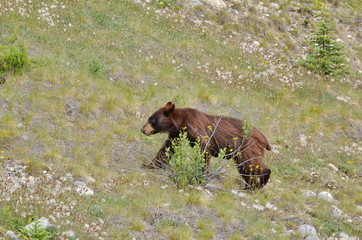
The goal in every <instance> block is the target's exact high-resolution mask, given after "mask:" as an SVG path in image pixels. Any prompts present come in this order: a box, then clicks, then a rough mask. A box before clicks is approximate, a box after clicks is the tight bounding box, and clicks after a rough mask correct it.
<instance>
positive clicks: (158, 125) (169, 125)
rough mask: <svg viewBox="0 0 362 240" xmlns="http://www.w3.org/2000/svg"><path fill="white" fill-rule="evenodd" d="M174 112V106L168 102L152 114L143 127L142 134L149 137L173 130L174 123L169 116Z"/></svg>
mask: <svg viewBox="0 0 362 240" xmlns="http://www.w3.org/2000/svg"><path fill="white" fill-rule="evenodd" d="M174 110H175V104H174V103H172V102H168V103H166V105H165V106H164V107H162V108H160V109H158V110H157V111H156V112H154V113H153V114H152V115H151V116H150V117H149V118H148V120H147V122H146V124H145V125H144V126H143V128H142V130H141V131H142V132H143V134H145V135H147V136H149V135H152V134H156V133H160V132H170V131H172V130H173V129H174V123H173V121H172V119H171V114H172V113H173V111H174Z"/></svg>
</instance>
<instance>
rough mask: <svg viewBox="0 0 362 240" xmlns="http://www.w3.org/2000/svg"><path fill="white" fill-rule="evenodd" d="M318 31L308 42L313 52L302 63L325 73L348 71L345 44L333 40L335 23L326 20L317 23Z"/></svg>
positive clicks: (335, 73) (334, 73)
mask: <svg viewBox="0 0 362 240" xmlns="http://www.w3.org/2000/svg"><path fill="white" fill-rule="evenodd" d="M316 28H317V29H316V32H315V33H314V34H313V35H312V36H311V38H310V40H308V41H307V43H308V44H309V45H310V49H311V53H310V54H309V55H307V57H306V59H305V60H303V61H302V62H301V63H302V65H303V66H305V67H306V68H308V69H309V70H312V71H314V72H319V73H321V74H323V75H339V74H345V73H347V70H346V68H347V65H346V57H345V55H346V54H345V52H344V45H343V43H341V42H338V41H335V40H333V32H334V30H333V25H332V24H331V23H328V22H326V21H324V20H321V21H318V22H317V23H316Z"/></svg>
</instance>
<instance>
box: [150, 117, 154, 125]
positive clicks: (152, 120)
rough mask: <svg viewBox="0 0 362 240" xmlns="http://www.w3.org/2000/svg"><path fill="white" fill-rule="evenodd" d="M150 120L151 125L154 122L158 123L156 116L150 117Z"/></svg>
mask: <svg viewBox="0 0 362 240" xmlns="http://www.w3.org/2000/svg"><path fill="white" fill-rule="evenodd" d="M148 121H149V123H151V125H153V124H155V123H156V118H155V117H152V118H150V119H149V120H148Z"/></svg>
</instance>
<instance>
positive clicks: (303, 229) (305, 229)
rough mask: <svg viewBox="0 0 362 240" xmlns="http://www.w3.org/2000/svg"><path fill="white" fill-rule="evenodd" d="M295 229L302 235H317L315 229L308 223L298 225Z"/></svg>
mask: <svg viewBox="0 0 362 240" xmlns="http://www.w3.org/2000/svg"><path fill="white" fill-rule="evenodd" d="M297 231H298V232H299V233H300V234H301V235H302V237H308V236H317V230H315V228H314V227H313V226H311V225H308V224H303V225H300V226H299V228H298V229H297Z"/></svg>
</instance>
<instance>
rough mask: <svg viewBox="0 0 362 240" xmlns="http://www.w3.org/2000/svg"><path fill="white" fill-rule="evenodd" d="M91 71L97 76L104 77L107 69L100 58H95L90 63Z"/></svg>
mask: <svg viewBox="0 0 362 240" xmlns="http://www.w3.org/2000/svg"><path fill="white" fill-rule="evenodd" d="M89 71H90V72H91V73H92V74H95V75H98V76H99V75H103V74H104V73H105V71H106V70H105V67H104V65H103V63H102V62H101V60H100V59H99V58H98V57H93V58H92V59H91V60H90V61H89Z"/></svg>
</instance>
